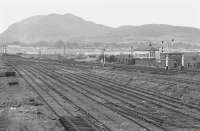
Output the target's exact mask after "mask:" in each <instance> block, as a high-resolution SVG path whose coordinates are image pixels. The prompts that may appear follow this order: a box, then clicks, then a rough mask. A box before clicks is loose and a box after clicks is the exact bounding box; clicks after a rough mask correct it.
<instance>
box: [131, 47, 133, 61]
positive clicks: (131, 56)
mask: <svg viewBox="0 0 200 131" xmlns="http://www.w3.org/2000/svg"><path fill="white" fill-rule="evenodd" d="M131 58H133V46H131Z"/></svg>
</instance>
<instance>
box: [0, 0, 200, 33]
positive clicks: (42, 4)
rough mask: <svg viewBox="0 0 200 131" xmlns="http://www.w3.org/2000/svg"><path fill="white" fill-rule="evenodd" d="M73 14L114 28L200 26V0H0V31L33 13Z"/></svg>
mask: <svg viewBox="0 0 200 131" xmlns="http://www.w3.org/2000/svg"><path fill="white" fill-rule="evenodd" d="M51 13H58V14H66V13H72V14H74V15H77V16H80V17H82V18H84V19H86V20H90V21H93V22H95V23H98V24H104V25H108V26H112V27H118V26H121V25H142V24H172V25H180V26H193V27H197V28H200V1H199V0H0V33H1V32H3V31H4V30H6V29H7V28H8V26H9V25H11V24H13V23H14V22H18V21H20V20H22V19H25V18H27V17H30V16H34V15H46V14H51Z"/></svg>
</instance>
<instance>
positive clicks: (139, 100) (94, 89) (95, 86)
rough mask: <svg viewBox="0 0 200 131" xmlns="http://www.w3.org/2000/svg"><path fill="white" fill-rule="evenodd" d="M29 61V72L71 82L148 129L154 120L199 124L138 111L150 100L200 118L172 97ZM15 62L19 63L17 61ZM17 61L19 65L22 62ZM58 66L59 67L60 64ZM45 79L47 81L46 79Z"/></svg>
mask: <svg viewBox="0 0 200 131" xmlns="http://www.w3.org/2000/svg"><path fill="white" fill-rule="evenodd" d="M26 63H27V65H26V67H25V66H24V67H25V68H26V70H27V72H26V73H28V72H31V74H32V75H33V74H35V76H34V77H36V76H37V75H38V76H40V77H43V79H44V78H45V79H47V78H48V79H49V80H50V78H51V79H54V80H55V81H57V82H59V83H62V84H63V85H68V87H71V89H72V90H74V91H75V92H79V93H80V94H82V95H84V96H85V97H87V98H88V99H90V100H92V101H95V102H96V103H98V104H100V105H102V106H104V107H106V108H109V109H110V110H112V111H114V112H116V113H118V114H119V115H121V116H123V117H125V118H126V119H129V120H132V122H135V123H136V124H138V125H139V126H141V127H142V128H143V129H145V130H152V129H151V128H148V127H146V126H144V125H147V124H152V125H153V126H155V127H157V128H158V129H160V130H164V131H168V130H169V131H170V129H169V128H167V127H165V126H166V125H168V126H174V127H179V128H182V129H183V128H194V129H196V128H198V127H196V126H195V125H192V124H191V123H187V124H188V125H185V126H184V125H179V124H176V123H170V122H166V121H164V120H163V119H161V118H160V117H159V116H154V115H155V114H154V115H151V114H148V113H145V112H142V111H138V109H139V108H138V107H137V106H138V105H142V106H143V107H145V106H146V107H149V109H150V104H151V105H154V106H161V107H163V108H165V109H167V110H171V109H172V110H173V111H174V112H175V113H180V114H181V115H185V116H187V117H190V118H191V119H195V120H199V118H196V117H195V116H192V113H191V114H190V113H189V114H187V112H181V109H179V108H180V107H182V106H181V105H177V104H178V103H176V104H172V102H171V103H167V102H166V100H169V98H167V99H166V100H165V101H164V100H163V98H160V99H162V100H161V101H159V99H158V98H156V97H150V94H148V93H147V92H143V93H141V92H140V93H139V92H133V90H132V89H131V90H129V87H126V88H124V87H123V88H122V86H123V85H120V84H118V83H116V82H113V81H111V80H107V79H106V78H104V77H100V76H97V75H94V74H90V73H79V74H74V73H71V72H67V71H66V72H65V73H66V74H65V73H60V72H58V71H56V70H55V71H52V70H47V69H46V67H45V66H47V65H46V64H44V63H39V64H38V63H37V62H34V61H32V62H30V63H29V62H26ZM26 63H23V64H22V65H25V64H26ZM15 65H17V64H16V63H15ZM18 65H20V64H19V62H18ZM54 66H55V65H54ZM56 66H58V68H60V66H59V64H58V65H56ZM18 68H19V67H18ZM29 75H30V74H29ZM43 82H45V80H44V81H43ZM48 86H49V85H48ZM52 88H53V87H52ZM127 89H128V90H127ZM52 90H53V89H52ZM120 92H122V93H120ZM100 94H101V95H100ZM122 94H123V95H122ZM151 95H152V94H151ZM102 96H105V97H102ZM97 98H99V99H97ZM148 99H150V100H148ZM112 100H117V101H118V102H120V103H115V102H113V101H112ZM146 102H147V103H146ZM163 102H164V104H163ZM179 104H180V103H179ZM137 108H138V109H137ZM140 109H145V108H140ZM172 110H171V111H172ZM184 119H185V118H184ZM138 121H139V122H138ZM152 131H154V130H152Z"/></svg>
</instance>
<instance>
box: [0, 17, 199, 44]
mask: <svg viewBox="0 0 200 131" xmlns="http://www.w3.org/2000/svg"><path fill="white" fill-rule="evenodd" d="M172 38H173V39H175V40H176V41H183V42H189V43H192V44H195V43H199V42H200V29H197V28H193V27H182V26H171V25H164V24H146V25H141V26H121V27H118V28H113V27H108V26H104V25H100V24H96V23H94V22H91V21H87V20H84V19H82V18H80V17H77V16H75V15H72V14H64V15H59V14H50V15H39V16H33V17H30V18H27V19H25V20H22V21H20V22H17V23H14V24H13V25H11V26H9V27H8V29H7V30H6V31H4V32H3V33H2V34H1V35H0V40H4V41H7V42H10V43H11V42H16V41H18V43H20V42H22V43H26V44H33V43H40V44H41V43H46V44H48V43H56V42H58V41H64V42H89V43H95V42H100V43H101V42H102V43H103V42H107V43H115V42H116V43H120V42H121V43H125V42H130V43H131V42H134V41H162V40H170V39H172ZM77 46H78V45H77Z"/></svg>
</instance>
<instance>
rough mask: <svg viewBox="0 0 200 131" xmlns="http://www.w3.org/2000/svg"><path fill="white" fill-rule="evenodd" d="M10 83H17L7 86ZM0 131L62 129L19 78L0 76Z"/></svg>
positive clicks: (50, 130) (56, 130)
mask: <svg viewBox="0 0 200 131" xmlns="http://www.w3.org/2000/svg"><path fill="white" fill-rule="evenodd" d="M1 67H2V66H1ZM1 71H2V70H1ZM10 82H18V83H15V84H13V85H9V83H10ZM0 131H64V128H63V127H62V126H61V125H60V123H59V122H58V120H57V119H56V117H55V116H53V115H52V113H51V112H50V111H49V109H48V108H47V107H46V106H45V105H44V104H43V103H42V102H41V100H40V99H39V98H38V96H37V95H36V94H35V93H34V92H33V91H32V90H31V89H29V88H28V85H26V84H25V82H24V81H23V80H22V79H21V78H19V77H2V76H1V77H0Z"/></svg>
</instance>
